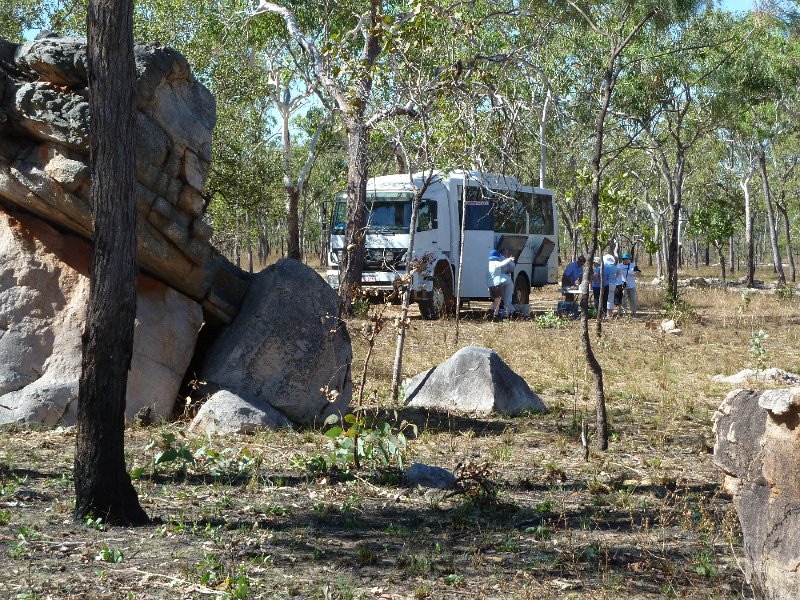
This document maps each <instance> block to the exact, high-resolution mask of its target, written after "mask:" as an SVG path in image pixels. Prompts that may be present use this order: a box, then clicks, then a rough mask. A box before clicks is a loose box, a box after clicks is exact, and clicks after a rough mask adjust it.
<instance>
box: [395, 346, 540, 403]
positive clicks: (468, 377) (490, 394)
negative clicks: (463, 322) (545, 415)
mask: <svg viewBox="0 0 800 600" xmlns="http://www.w3.org/2000/svg"><path fill="white" fill-rule="evenodd" d="M403 385H404V388H405V403H406V404H407V405H409V406H414V407H420V408H435V409H440V410H447V411H454V412H462V413H470V414H476V415H488V414H492V413H497V414H501V415H516V414H519V413H522V412H527V411H532V412H547V407H546V406H545V405H544V402H543V401H542V399H541V398H540V397H539V396H537V395H536V394H534V393H533V391H532V390H531V388H530V386H528V384H527V383H526V382H525V380H524V379H523V378H522V377H520V376H519V375H517V374H516V373H515V372H514V371H512V370H511V368H510V367H509V366H508V365H507V364H506V363H505V362H503V359H502V358H500V355H499V354H497V352H495V351H494V350H490V349H488V348H480V347H477V346H467V347H465V348H462V349H461V350H459V351H458V352H456V353H455V354H453V356H451V357H450V358H448V359H447V360H446V361H444V362H443V363H442V364H440V365H438V366H436V367H433V368H432V369H428V370H427V371H424V372H423V373H420V374H419V375H417V376H416V377H412V378H411V379H407V380H406V381H405V382H404V383H403Z"/></svg>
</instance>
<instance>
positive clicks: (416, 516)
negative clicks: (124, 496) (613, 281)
mask: <svg viewBox="0 0 800 600" xmlns="http://www.w3.org/2000/svg"><path fill="white" fill-rule="evenodd" d="M684 297H685V299H686V300H687V301H688V302H689V303H690V304H691V305H692V306H693V307H694V311H695V312H696V314H697V315H698V316H699V317H700V318H699V321H692V322H688V323H686V324H685V325H684V326H683V327H684V333H683V335H682V336H679V337H673V336H665V335H663V334H661V333H659V332H656V331H654V330H651V329H648V328H646V327H645V322H646V320H647V319H648V318H650V317H642V318H640V319H637V320H628V319H622V320H617V321H610V322H607V323H606V324H605V327H604V333H603V337H602V339H601V340H595V343H594V345H595V349H596V352H597V354H598V357H599V359H600V362H601V363H602V365H603V367H604V370H605V381H606V391H607V394H608V405H609V414H610V418H611V424H612V427H611V429H612V432H613V435H612V441H611V446H610V449H609V451H608V452H605V453H598V452H592V455H591V457H590V460H589V462H584V461H583V460H582V456H581V447H580V442H579V423H580V421H581V419H582V418H589V419H590V420H591V419H592V415H593V413H594V406H593V400H592V389H591V380H590V377H589V375H588V373H587V371H586V368H585V366H584V364H583V361H582V359H581V355H580V345H579V342H578V329H577V323H570V324H569V325H568V326H567V327H566V328H563V329H542V328H540V327H537V326H536V325H535V323H530V322H510V323H499V324H492V323H487V322H484V321H482V320H478V319H468V320H466V321H464V322H463V323H462V327H461V333H460V342H459V344H458V345H456V344H455V343H454V335H453V333H454V332H453V323H452V322H448V321H442V322H436V323H430V322H424V321H422V320H420V319H419V318H416V317H415V318H414V319H413V328H412V329H411V331H410V333H409V339H408V343H407V346H406V355H405V364H404V369H403V370H404V373H405V374H406V375H412V374H416V373H417V372H419V371H421V370H424V369H427V368H429V367H431V366H433V365H436V364H438V363H439V362H441V361H442V360H444V359H446V358H447V357H449V356H450V355H451V354H452V353H453V352H455V351H456V350H457V349H458V347H460V346H463V345H466V344H470V343H474V344H478V345H482V346H487V347H491V348H494V349H496V350H497V351H498V352H499V353H500V355H501V356H502V357H503V358H504V359H505V360H506V362H507V363H508V364H509V365H510V366H511V367H512V368H513V369H514V370H515V371H517V372H518V373H519V374H520V375H522V376H523V377H524V378H525V379H526V380H527V381H528V382H529V384H530V385H531V387H532V388H533V389H534V390H535V391H537V392H538V393H539V394H540V395H541V396H542V397H543V398H544V399H545V402H546V403H547V404H548V405H549V407H550V408H551V412H550V413H549V414H547V415H530V416H523V417H519V418H514V419H499V418H492V419H471V418H465V417H456V416H450V417H447V416H444V417H443V416H442V415H432V414H424V413H423V414H421V413H412V412H409V411H403V410H401V411H400V414H399V418H400V419H403V418H407V419H412V420H415V421H416V422H418V423H419V424H420V425H423V428H422V429H421V431H420V435H419V437H418V438H416V439H415V440H412V441H411V443H410V447H409V450H408V456H407V459H408V460H420V461H424V462H426V463H428V464H435V465H440V466H443V467H446V468H454V467H455V466H456V465H457V464H459V463H463V462H465V461H475V462H487V463H488V464H489V465H491V467H492V468H493V469H494V471H495V472H496V473H497V478H496V483H497V484H498V486H499V487H498V496H497V499H496V501H491V498H485V497H484V498H482V497H474V498H468V497H462V496H455V497H450V498H446V497H444V496H443V495H442V494H441V493H435V492H431V491H426V490H414V489H410V488H408V487H404V486H403V485H401V483H400V482H399V481H397V480H394V479H392V478H391V473H385V472H384V473H381V472H379V471H376V470H372V469H366V470H365V471H363V472H361V473H358V474H356V477H355V478H348V477H339V476H331V475H330V474H326V475H320V474H315V473H312V472H311V471H309V470H308V469H307V468H306V465H307V464H308V463H307V461H308V459H313V458H315V457H319V456H321V455H323V454H324V453H325V452H326V440H325V438H324V437H323V436H322V435H320V434H319V432H313V431H311V432H309V431H306V432H264V433H260V434H258V435H255V436H249V437H246V436H243V437H236V436H234V437H230V438H225V439H215V440H211V441H210V442H209V440H207V439H205V438H202V437H192V436H189V437H183V436H182V435H181V434H182V426H181V424H171V425H161V426H158V427H153V428H147V429H134V430H131V431H130V432H129V438H128V452H129V462H130V464H131V467H143V468H144V470H145V476H143V477H142V478H140V479H138V480H137V481H136V486H137V488H138V490H139V492H140V494H141V497H142V502H143V505H144V507H145V509H146V510H147V511H148V513H149V514H150V515H152V516H154V517H158V518H159V519H160V522H157V523H154V524H153V525H152V526H149V527H144V528H139V529H135V530H129V529H124V528H109V529H106V530H98V529H96V528H93V527H91V526H89V527H87V526H76V525H74V524H73V523H72V522H71V521H70V518H69V517H70V511H71V496H72V482H71V461H72V446H73V444H74V436H73V435H72V434H71V433H64V432H36V431H14V430H7V431H5V432H3V433H0V440H2V445H0V554H2V555H3V556H4V558H5V559H6V563H5V569H4V573H5V574H4V577H3V578H1V579H0V595H2V596H3V597H8V598H179V597H185V598H213V597H229V598H234V597H247V598H320V599H332V598H342V599H345V598H462V597H467V598H553V599H561V598H612V597H613V598H666V597H682V598H738V597H749V595H750V592H749V589H748V588H747V586H746V584H745V583H744V580H743V576H742V574H741V572H740V570H739V568H738V566H737V556H739V555H740V554H741V540H740V537H739V532H738V527H737V523H736V519H735V514H734V513H733V511H732V509H731V505H730V499H729V498H728V497H727V496H726V495H725V494H724V493H722V492H721V490H720V488H719V480H720V476H719V473H718V472H717V471H716V469H715V468H714V466H713V465H712V462H711V455H710V452H709V451H710V446H711V445H712V444H713V440H712V437H711V417H712V414H713V411H714V409H715V408H716V407H717V406H718V404H719V402H720V400H721V398H722V397H723V396H724V394H725V393H726V392H727V391H728V390H727V388H726V387H725V386H722V385H720V384H716V383H713V382H712V381H711V376H713V375H715V374H718V373H726V374H730V373H734V372H736V371H739V370H740V369H741V368H744V367H746V366H748V365H749V364H750V363H751V361H752V359H751V355H750V349H749V346H750V339H751V335H752V332H753V331H755V330H759V329H763V330H764V331H766V332H767V333H768V334H769V338H768V339H767V340H766V342H765V347H766V351H767V362H768V363H769V364H770V365H771V366H777V367H781V368H784V369H787V370H790V371H798V370H800V345H798V343H797V342H798V339H797V338H798V335H800V325H796V324H795V322H796V317H797V316H798V313H800V304H799V303H798V299H797V298H790V299H780V298H777V297H775V296H771V295H761V294H751V296H750V300H749V303H747V305H746V306H745V302H744V301H743V300H742V297H741V295H740V293H739V292H738V291H735V292H731V291H724V290H718V289H712V290H688V289H687V290H685V291H684ZM556 299H557V298H556V296H555V295H554V291H553V290H549V291H545V292H539V293H537V294H536V295H535V297H534V305H535V306H536V307H537V309H544V308H546V307H550V306H555V301H556ZM640 303H641V305H642V307H643V309H644V310H645V312H648V313H650V315H651V317H652V318H657V319H658V320H659V321H660V318H658V317H657V314H658V311H659V309H660V293H659V292H658V291H657V290H656V289H654V288H643V289H641V291H640ZM358 328H359V323H358V322H357V321H356V322H353V323H351V331H355V330H357V329H358ZM354 337H355V336H354ZM364 351H365V345H364V343H363V341H359V340H358V339H354V352H355V365H356V367H355V369H354V370H355V371H356V372H358V370H359V369H360V364H361V360H363V356H364ZM393 354H394V339H393V337H392V335H391V332H390V329H389V328H387V330H386V331H385V332H384V333H382V334H381V336H380V337H379V338H378V340H377V351H376V352H375V358H374V360H373V361H372V363H371V364H370V365H369V370H368V383H367V386H368V390H367V392H368V393H367V396H368V397H372V398H373V400H372V402H373V403H376V404H378V405H380V407H381V408H387V407H386V398H388V390H389V383H390V381H389V379H390V375H391V366H392V360H393ZM167 432H174V433H176V434H177V435H178V437H177V439H176V441H175V442H174V444H175V445H186V446H187V447H189V448H190V449H192V450H195V451H196V450H197V449H198V448H200V447H202V446H208V445H209V443H210V444H211V445H212V446H213V448H214V449H215V450H217V451H219V452H222V453H223V456H227V457H228V458H236V459H237V461H238V462H237V461H233V462H230V461H229V462H227V463H226V462H225V461H222V460H218V461H217V460H208V461H206V463H205V464H203V465H196V466H194V467H189V468H187V469H182V468H179V466H178V465H167V467H166V468H165V469H164V470H163V472H162V473H160V474H156V475H152V474H151V462H150V461H151V460H152V457H153V453H154V452H155V449H147V448H146V445H147V443H148V442H149V441H150V440H151V439H153V440H156V441H157V440H160V439H161V438H162V436H163V434H164V433H167ZM245 453H246V456H249V457H251V459H252V462H248V460H245V459H243V458H242V457H244V456H245ZM239 459H242V460H239ZM234 466H235V468H234ZM239 469H240V470H241V472H240V473H239V474H238V475H237V472H238V470H239ZM103 546H107V547H108V548H109V549H110V550H114V549H118V550H119V551H120V552H121V553H122V556H123V558H122V562H120V563H111V562H106V561H103V560H96V558H95V557H97V556H102V547H103ZM108 555H109V553H108V552H106V556H108Z"/></svg>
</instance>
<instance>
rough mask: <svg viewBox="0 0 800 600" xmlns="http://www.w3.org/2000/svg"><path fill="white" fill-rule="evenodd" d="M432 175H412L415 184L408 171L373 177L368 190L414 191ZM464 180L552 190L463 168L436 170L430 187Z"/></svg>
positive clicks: (515, 188)
mask: <svg viewBox="0 0 800 600" xmlns="http://www.w3.org/2000/svg"><path fill="white" fill-rule="evenodd" d="M430 176H431V172H430V171H424V172H420V173H414V174H413V175H412V176H411V177H413V184H412V182H411V178H409V175H408V173H401V174H397V175H382V176H380V177H372V178H371V179H369V181H368V182H367V192H370V191H379V190H394V191H409V192H413V191H414V190H416V189H419V188H421V187H422V185H423V182H424V180H425V179H426V178H427V177H430ZM464 180H466V181H467V182H468V184H469V183H472V184H474V185H477V184H478V183H481V184H482V185H485V186H486V187H489V188H492V189H505V190H517V189H519V188H523V187H528V188H531V189H535V190H537V191H542V192H550V190H545V189H539V188H536V187H535V186H526V185H523V184H521V183H519V181H517V179H516V178H514V177H511V176H510V175H497V174H494V173H482V172H480V171H462V170H454V171H440V170H437V171H434V172H433V178H432V181H431V184H430V187H429V189H431V188H435V187H437V186H439V185H443V186H445V187H449V184H450V182H456V183H462V182H463V181H464Z"/></svg>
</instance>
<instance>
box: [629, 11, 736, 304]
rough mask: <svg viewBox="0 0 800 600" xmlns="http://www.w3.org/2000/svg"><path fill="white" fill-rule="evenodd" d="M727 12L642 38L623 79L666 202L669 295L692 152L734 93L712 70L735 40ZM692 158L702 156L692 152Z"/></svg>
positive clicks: (671, 296) (671, 298)
mask: <svg viewBox="0 0 800 600" xmlns="http://www.w3.org/2000/svg"><path fill="white" fill-rule="evenodd" d="M734 25H735V22H734V17H733V16H731V15H730V14H729V13H726V12H720V11H715V10H705V11H703V12H702V13H700V14H693V15H691V16H689V17H688V18H687V19H685V20H683V21H682V22H679V23H676V24H674V25H673V27H671V28H669V29H668V30H665V31H664V32H661V34H660V35H657V36H653V37H651V38H649V39H648V40H647V41H645V42H643V43H642V44H641V48H640V51H641V52H642V58H641V60H639V61H637V63H636V64H635V65H634V71H635V76H634V77H631V78H630V79H629V80H628V81H627V89H626V90H625V94H624V100H625V102H624V103H623V106H622V109H623V111H624V112H625V113H626V116H627V117H628V118H629V119H630V120H631V121H632V122H633V123H635V124H636V126H637V128H638V129H639V130H640V131H641V132H643V134H644V135H643V136H640V137H639V138H638V140H639V142H638V146H639V147H640V148H642V149H643V150H644V151H645V152H647V153H648V155H649V156H650V157H651V159H652V161H653V164H654V165H655V167H656V168H657V170H658V172H659V175H660V177H661V178H662V180H663V183H664V190H665V192H666V202H665V204H666V205H668V206H669V217H670V218H669V235H668V245H667V256H666V267H667V269H666V270H667V273H666V284H667V296H666V298H667V301H668V302H670V303H674V302H675V301H676V300H677V298H678V287H677V286H678V268H679V262H680V251H681V234H682V227H681V223H682V218H683V212H684V198H683V194H684V189H685V185H686V181H687V178H688V177H690V176H691V173H692V170H693V166H692V156H693V155H694V154H699V149H700V148H702V143H703V141H704V140H705V139H706V138H708V137H709V136H711V135H713V134H715V133H716V131H717V130H718V129H719V128H720V126H721V121H722V118H723V116H724V115H725V114H726V112H727V110H728V107H729V104H730V102H731V101H732V98H731V97H729V96H728V95H727V94H726V90H725V89H724V88H722V87H721V86H720V85H718V84H719V81H718V79H717V73H718V72H719V70H720V69H722V68H723V67H724V65H725V64H726V62H727V61H728V60H729V59H730V56H731V54H732V53H735V52H736V51H738V50H739V49H740V48H741V38H740V37H738V36H737V35H736V34H735V32H734V33H732V30H735V27H734ZM696 164H701V161H700V160H698V161H697V163H696Z"/></svg>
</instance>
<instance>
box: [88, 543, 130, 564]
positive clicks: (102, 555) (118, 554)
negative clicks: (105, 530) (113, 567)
mask: <svg viewBox="0 0 800 600" xmlns="http://www.w3.org/2000/svg"><path fill="white" fill-rule="evenodd" d="M124 558H125V557H124V555H123V554H122V550H120V549H119V548H110V547H109V546H107V545H106V544H103V546H102V547H101V548H100V552H98V554H97V556H95V557H94V559H95V560H101V561H103V562H109V563H121V562H122V561H123V560H124Z"/></svg>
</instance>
